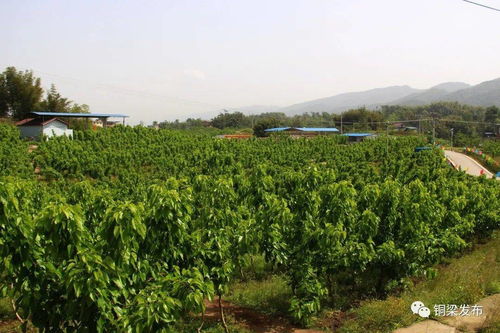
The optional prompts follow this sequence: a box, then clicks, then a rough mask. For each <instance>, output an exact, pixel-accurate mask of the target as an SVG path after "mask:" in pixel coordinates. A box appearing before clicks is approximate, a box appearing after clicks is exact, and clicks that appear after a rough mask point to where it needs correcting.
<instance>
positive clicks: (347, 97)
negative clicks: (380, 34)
mask: <svg viewBox="0 0 500 333" xmlns="http://www.w3.org/2000/svg"><path fill="white" fill-rule="evenodd" d="M439 101H447V102H459V103H463V104H470V105H477V106H491V105H497V106H500V78H498V79H495V80H491V81H486V82H482V83H480V84H478V85H475V86H471V85H469V84H467V83H463V82H445V83H441V84H438V85H436V86H434V87H431V88H429V89H423V90H421V89H414V88H411V87H409V86H393V87H386V88H377V89H372V90H367V91H361V92H353V93H346V94H340V95H336V96H332V97H326V98H321V99H316V100H312V101H307V102H303V103H299V104H294V105H291V106H287V107H284V108H281V109H278V110H277V111H278V112H284V113H286V114H288V115H295V114H301V113H304V112H333V113H340V112H342V111H346V110H348V109H353V108H358V107H363V106H364V107H366V108H369V109H373V108H375V107H377V106H380V105H423V104H429V103H433V102H439Z"/></svg>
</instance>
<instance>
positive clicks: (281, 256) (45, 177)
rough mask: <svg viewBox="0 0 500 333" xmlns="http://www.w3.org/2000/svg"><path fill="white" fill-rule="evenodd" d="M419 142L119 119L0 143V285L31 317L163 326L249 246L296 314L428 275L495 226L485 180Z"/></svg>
mask: <svg viewBox="0 0 500 333" xmlns="http://www.w3.org/2000/svg"><path fill="white" fill-rule="evenodd" d="M9 141H11V142H16V140H15V139H14V138H12V139H11V140H9ZM0 144H2V145H3V146H5V145H8V144H7V143H6V142H3V141H0ZM9 144H12V143H9ZM15 144H17V145H20V146H22V145H23V143H21V142H17V143H15ZM423 144H425V143H424V142H422V139H419V138H416V137H403V138H379V139H376V140H368V141H366V142H363V143H361V144H355V145H345V144H342V138H339V137H337V136H333V137H332V136H328V137H317V138H314V139H291V138H286V137H284V138H281V137H276V138H269V139H250V140H219V139H214V138H212V137H209V136H206V135H202V134H199V135H189V134H187V133H182V132H173V131H168V130H159V131H156V130H151V129H146V128H141V127H137V128H128V127H121V126H119V127H116V128H111V129H106V130H102V131H97V132H77V133H76V135H75V137H74V139H69V138H66V137H57V138H53V139H50V140H47V141H44V142H41V143H40V146H39V147H38V149H37V150H35V151H34V152H33V153H31V155H28V153H26V155H24V154H16V153H15V151H14V150H9V149H8V148H7V149H6V150H5V154H6V155H5V156H9V154H12V157H11V158H12V159H13V160H15V161H17V163H18V164H17V165H16V166H15V167H14V166H13V165H12V164H7V165H6V166H5V167H4V169H3V170H4V173H3V175H6V176H3V177H1V178H0V235H1V236H0V258H2V261H0V272H2V273H1V274H2V276H1V278H2V279H1V282H0V283H1V285H2V292H3V293H4V294H9V295H10V296H12V297H16V304H17V306H18V307H19V308H20V309H21V310H22V313H23V315H25V316H27V317H29V318H30V319H31V320H32V321H33V323H34V324H35V325H36V326H38V327H41V328H44V329H45V330H50V331H57V330H80V331H95V330H97V331H103V330H104V329H106V330H110V329H111V330H116V331H132V330H135V331H145V332H148V331H149V332H156V331H162V330H163V331H168V330H169V329H171V328H172V327H173V325H174V323H175V322H176V321H178V320H179V319H181V318H182V317H184V316H188V315H190V314H193V313H201V312H202V311H203V308H204V304H203V300H204V299H205V298H210V297H213V296H215V295H224V294H225V293H226V292H227V288H228V286H229V285H230V282H231V281H232V280H234V279H235V278H237V276H238V274H239V273H238V272H239V271H240V269H239V268H241V267H242V266H244V265H245V261H246V260H248V258H249V257H250V256H252V255H264V257H265V260H266V264H269V265H272V266H273V267H275V269H276V270H279V271H280V272H283V273H284V274H285V275H286V277H287V279H286V280H287V281H288V283H289V284H290V288H291V291H292V294H293V297H292V299H291V300H290V314H291V315H292V316H293V317H294V318H295V319H296V320H297V321H300V322H302V323H307V322H308V320H309V319H310V318H311V316H312V315H314V314H316V313H317V312H318V311H319V310H320V308H321V306H322V305H323V304H324V303H330V304H333V305H340V304H339V303H338V300H339V299H341V297H342V295H345V294H347V293H349V294H354V295H359V297H362V296H366V295H382V294H384V293H385V292H386V291H387V290H388V289H390V288H394V287H397V286H400V285H401V284H404V283H405V278H406V277H408V276H412V275H415V274H432V271H430V270H428V268H429V267H430V266H431V265H433V264H435V263H436V262H439V261H440V260H441V259H442V258H443V257H445V256H449V255H452V254H454V253H457V252H458V251H460V250H462V249H464V248H465V247H466V246H467V245H468V244H469V242H470V241H471V239H472V238H473V237H477V236H481V235H485V234H488V233H490V232H491V231H492V230H493V229H496V228H498V226H499V222H500V202H499V198H500V187H499V186H498V183H497V182H496V181H494V180H488V179H485V178H484V177H482V178H473V177H470V176H467V175H465V174H464V173H458V172H456V171H454V170H453V169H451V168H450V167H449V166H448V165H447V164H446V163H445V161H444V157H443V154H442V152H441V151H440V150H437V149H435V150H429V151H423V152H421V153H415V152H414V148H415V147H416V146H420V145H423ZM2 149H3V148H2ZM25 156H29V158H26V157H25ZM9 158H10V157H9ZM32 160H33V162H32ZM33 163H34V165H33ZM21 166H22V167H21ZM35 166H36V167H38V168H40V173H39V174H37V175H35V174H28V173H26V172H24V170H25V168H32V169H33V167H35Z"/></svg>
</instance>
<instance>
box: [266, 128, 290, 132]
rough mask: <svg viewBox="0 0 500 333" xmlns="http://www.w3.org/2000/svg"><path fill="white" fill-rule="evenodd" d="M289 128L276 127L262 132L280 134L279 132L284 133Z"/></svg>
mask: <svg viewBox="0 0 500 333" xmlns="http://www.w3.org/2000/svg"><path fill="white" fill-rule="evenodd" d="M290 128H291V127H276V128H268V129H265V130H264V132H280V131H284V130H287V129H290Z"/></svg>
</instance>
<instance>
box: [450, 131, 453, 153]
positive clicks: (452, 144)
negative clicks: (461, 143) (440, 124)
mask: <svg viewBox="0 0 500 333" xmlns="http://www.w3.org/2000/svg"><path fill="white" fill-rule="evenodd" d="M450 131H451V150H453V128H451V129H450Z"/></svg>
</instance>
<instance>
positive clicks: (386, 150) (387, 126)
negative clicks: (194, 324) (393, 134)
mask: <svg viewBox="0 0 500 333" xmlns="http://www.w3.org/2000/svg"><path fill="white" fill-rule="evenodd" d="M385 136H386V138H387V142H386V143H387V144H386V146H385V152H386V154H387V155H389V122H387V123H386V124H385Z"/></svg>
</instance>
